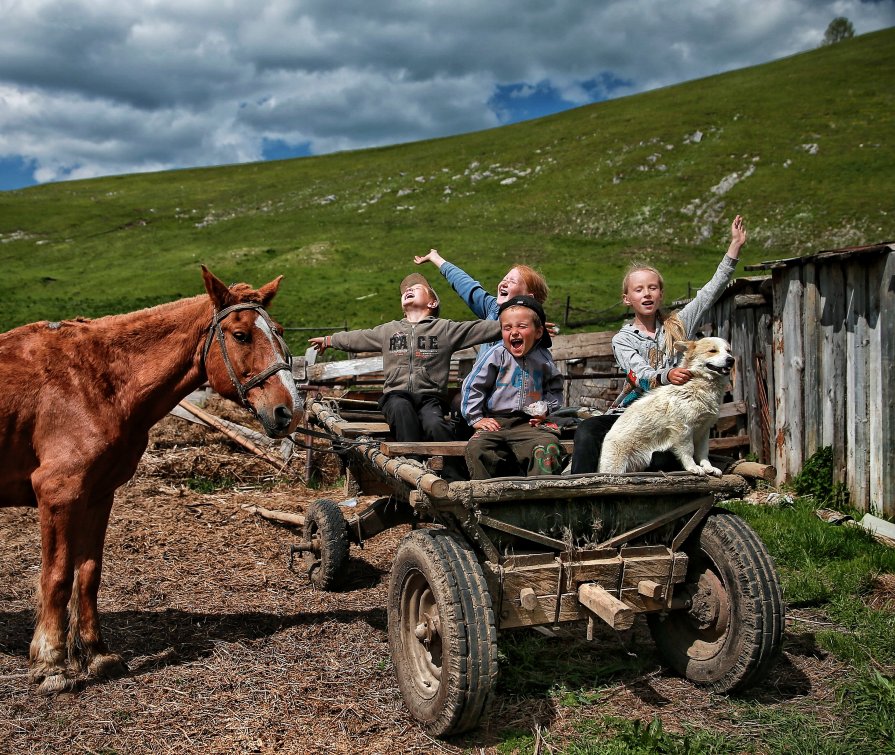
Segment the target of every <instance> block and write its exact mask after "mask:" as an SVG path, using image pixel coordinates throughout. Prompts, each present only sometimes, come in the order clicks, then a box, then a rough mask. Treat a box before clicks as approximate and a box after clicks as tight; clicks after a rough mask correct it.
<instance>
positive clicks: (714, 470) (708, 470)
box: [699, 459, 721, 477]
mask: <svg viewBox="0 0 895 755" xmlns="http://www.w3.org/2000/svg"><path fill="white" fill-rule="evenodd" d="M699 466H700V467H701V468H702V470H703V471H702V472H701V474H710V475H714V476H715V477H720V476H721V470H720V469H718V467H714V466H712V463H711V462H710V461H708V460H707V459H703V460H702V461H700V462H699Z"/></svg>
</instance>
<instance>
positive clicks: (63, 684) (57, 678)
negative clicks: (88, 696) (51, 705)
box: [37, 674, 78, 695]
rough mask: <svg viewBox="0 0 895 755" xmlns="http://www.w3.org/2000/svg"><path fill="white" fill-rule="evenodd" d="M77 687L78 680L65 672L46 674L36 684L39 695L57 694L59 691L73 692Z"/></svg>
mask: <svg viewBox="0 0 895 755" xmlns="http://www.w3.org/2000/svg"><path fill="white" fill-rule="evenodd" d="M77 688H78V680H77V679H76V678H74V677H72V676H68V675H67V674H47V675H46V676H45V677H44V678H43V681H42V682H41V683H40V684H39V685H38V686H37V693H38V694H39V695H57V694H59V693H61V692H74V691H75V690H76V689H77Z"/></svg>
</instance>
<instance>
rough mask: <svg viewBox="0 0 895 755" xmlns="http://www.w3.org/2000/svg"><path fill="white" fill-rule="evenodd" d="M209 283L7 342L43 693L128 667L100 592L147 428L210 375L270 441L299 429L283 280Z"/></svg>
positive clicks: (9, 495)
mask: <svg viewBox="0 0 895 755" xmlns="http://www.w3.org/2000/svg"><path fill="white" fill-rule="evenodd" d="M202 276H203V278H204V280H205V289H206V291H207V292H208V295H207V296H206V295H204V294H203V295H201V296H196V297H194V298H191V299H184V300H182V301H177V302H172V303H169V304H161V305H159V306H157V307H152V308H151V309H145V310H142V311H140V312H133V313H130V314H124V315H113V316H110V317H101V318H98V319H95V320H86V319H78V320H71V321H65V322H38V323H33V324H31V325H25V326H22V327H20V328H16V329H15V330H11V331H10V332H8V333H4V334H2V335H0V385H2V386H3V389H2V391H0V423H2V424H0V506H36V507H37V510H38V517H39V520H40V535H41V553H42V568H41V574H40V591H39V598H38V603H39V607H38V616H37V626H36V628H35V630H34V637H33V639H32V640H31V649H30V659H31V672H30V673H31V677H32V679H33V681H35V682H38V683H39V684H40V686H39V691H40V692H42V693H52V692H58V691H63V690H70V689H73V688H75V687H76V686H77V685H78V684H79V679H78V674H79V672H83V671H85V670H86V672H87V674H88V675H89V676H92V677H99V676H116V675H120V674H123V673H126V672H127V667H126V665H125V664H124V661H123V660H122V659H121V657H120V656H119V655H117V654H115V653H112V652H110V651H109V649H108V648H107V646H106V644H105V642H103V639H102V635H101V632H100V625H99V616H98V614H97V607H96V597H97V592H98V591H99V584H100V573H101V570H102V556H103V543H104V541H105V536H106V527H107V525H108V522H109V513H110V511H111V509H112V498H113V494H114V492H115V490H116V489H117V488H118V487H119V486H120V485H122V484H123V483H125V482H127V481H128V480H129V479H130V478H131V477H132V476H133V474H134V472H135V470H136V468H137V463H138V462H139V460H140V457H141V456H142V454H143V451H144V450H145V449H146V445H147V443H148V440H149V429H150V428H151V427H152V426H153V425H154V424H155V423H156V422H157V421H158V420H160V419H161V418H162V417H164V416H165V415H166V414H167V413H168V412H169V411H170V410H171V409H172V408H174V406H175V405H176V404H177V402H178V401H180V400H181V399H182V398H184V397H185V396H186V395H188V394H189V393H190V392H191V391H193V390H195V389H196V388H197V387H199V386H200V385H202V384H203V383H204V382H205V381H206V379H207V381H208V382H209V384H210V385H211V387H212V388H213V389H214V390H215V391H217V392H218V393H220V394H221V395H223V396H226V397H227V398H231V399H235V400H238V401H240V402H242V403H243V405H245V406H246V407H247V408H249V409H250V410H251V411H252V412H254V414H255V415H256V416H257V418H258V419H259V420H260V422H261V424H262V425H263V426H264V429H265V431H266V432H267V433H268V434H269V435H271V436H273V437H282V436H284V435H286V434H287V433H288V432H289V430H290V428H291V426H292V424H293V412H295V411H297V409H298V407H299V403H298V395H297V393H296V390H295V381H294V380H293V379H292V371H291V366H290V365H291V357H290V356H289V351H288V349H287V348H286V344H285V342H284V341H283V339H282V337H281V329H280V328H279V326H278V325H276V324H275V323H274V322H273V321H272V320H271V319H270V317H269V316H268V315H267V312H266V311H265V308H266V307H267V305H268V304H269V303H270V301H271V299H273V297H274V294H276V292H277V289H278V288H279V285H280V280H281V279H282V276H280V277H279V278H277V279H276V280H273V281H271V282H270V283H268V284H267V285H266V286H263V287H262V288H260V289H258V290H257V291H255V290H253V289H252V288H251V287H250V286H248V285H246V284H245V283H239V284H236V285H234V286H232V287H230V288H228V287H227V286H226V285H225V284H224V283H222V282H221V281H220V280H218V279H217V278H216V277H215V276H214V275H212V274H211V273H210V272H209V271H208V270H207V269H206V268H205V267H204V266H203V267H202ZM66 606H67V608H66ZM66 635H67V636H66Z"/></svg>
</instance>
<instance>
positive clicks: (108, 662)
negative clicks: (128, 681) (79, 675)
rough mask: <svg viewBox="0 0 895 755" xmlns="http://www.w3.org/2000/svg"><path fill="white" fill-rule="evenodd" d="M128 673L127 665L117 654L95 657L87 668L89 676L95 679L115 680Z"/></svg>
mask: <svg viewBox="0 0 895 755" xmlns="http://www.w3.org/2000/svg"><path fill="white" fill-rule="evenodd" d="M127 673H128V668H127V664H126V663H125V662H124V660H123V659H122V657H121V656H120V655H118V654H117V653H106V654H104V655H95V656H93V658H92V659H91V661H90V665H89V666H88V667H87V675H88V676H90V677H91V678H94V679H114V678H117V677H119V676H126V675H127Z"/></svg>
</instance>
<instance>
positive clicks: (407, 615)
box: [388, 529, 497, 737]
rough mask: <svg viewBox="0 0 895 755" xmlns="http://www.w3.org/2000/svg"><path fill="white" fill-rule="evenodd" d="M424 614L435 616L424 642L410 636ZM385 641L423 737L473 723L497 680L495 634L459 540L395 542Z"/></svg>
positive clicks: (436, 532) (477, 576) (487, 603)
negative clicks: (421, 726) (422, 728)
mask: <svg viewBox="0 0 895 755" xmlns="http://www.w3.org/2000/svg"><path fill="white" fill-rule="evenodd" d="M427 611H428V614H429V615H430V616H432V614H435V616H437V619H438V624H437V627H436V628H435V630H434V631H433V632H432V636H431V638H430V639H429V644H428V645H427V644H426V643H425V641H424V640H423V639H422V638H419V636H418V634H416V633H415V629H416V627H417V626H418V625H422V624H421V622H420V619H421V614H423V613H424V612H427ZM430 626H431V625H430ZM388 641H389V648H390V650H391V656H392V663H393V665H394V668H395V675H396V677H397V681H398V687H399V689H400V690H401V695H402V696H403V698H404V702H405V704H406V705H407V708H408V710H409V711H410V713H411V715H412V716H413V717H414V718H415V719H416V720H417V721H419V722H420V723H421V724H422V725H423V726H424V727H425V728H426V730H427V731H428V732H429V733H430V734H432V735H433V736H437V737H443V736H447V735H450V734H459V733H460V732H464V731H468V730H469V729H472V728H475V727H476V726H477V725H478V722H479V720H480V719H481V717H482V715H483V714H484V713H485V711H486V710H487V708H488V705H489V703H490V702H491V697H492V694H493V688H494V684H495V682H496V680H497V630H496V628H495V623H494V610H493V607H492V603H491V594H490V593H489V591H488V586H487V584H486V583H485V577H484V575H483V573H482V567H481V565H480V564H479V562H478V559H477V558H476V556H475V553H474V552H473V550H472V549H471V548H470V546H469V545H468V544H467V543H466V542H464V541H463V540H462V539H461V538H460V537H458V536H456V535H454V534H452V533H451V532H449V531H448V530H443V529H428V530H415V531H413V532H411V533H410V534H409V535H407V536H406V537H405V538H404V539H403V540H402V541H401V543H400V545H399V546H398V550H397V553H396V554H395V562H394V565H393V566H392V571H391V576H390V579H389V592H388Z"/></svg>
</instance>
